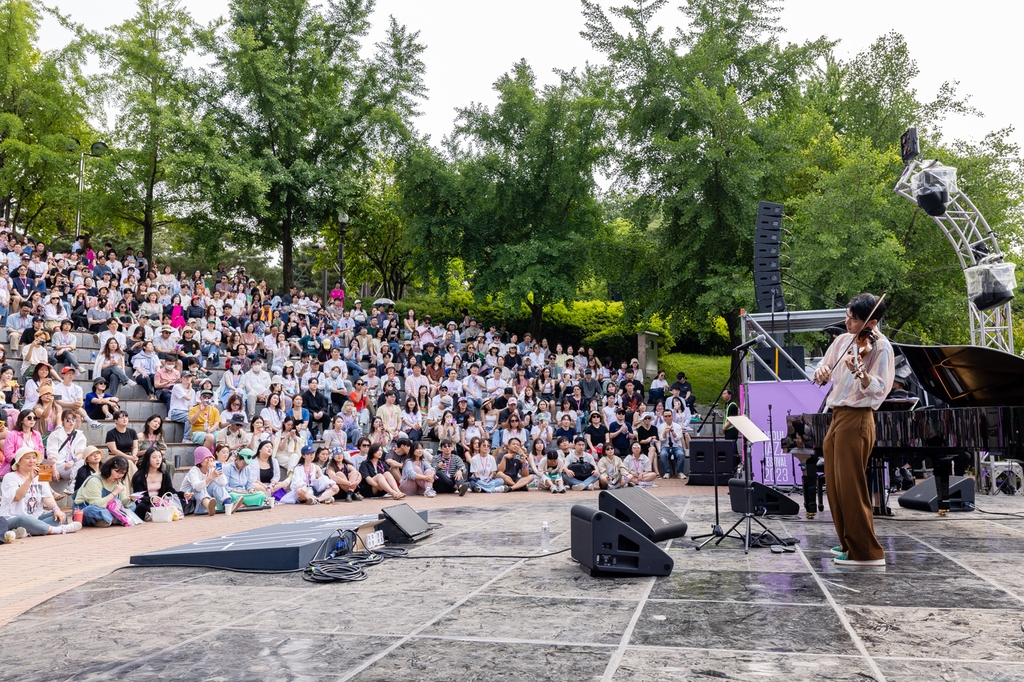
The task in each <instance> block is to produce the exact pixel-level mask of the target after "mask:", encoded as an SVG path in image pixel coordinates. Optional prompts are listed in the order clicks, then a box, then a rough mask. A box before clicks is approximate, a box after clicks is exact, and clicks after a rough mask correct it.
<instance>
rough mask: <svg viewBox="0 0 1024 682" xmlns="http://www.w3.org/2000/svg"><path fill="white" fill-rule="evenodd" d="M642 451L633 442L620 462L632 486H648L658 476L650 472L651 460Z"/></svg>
mask: <svg viewBox="0 0 1024 682" xmlns="http://www.w3.org/2000/svg"><path fill="white" fill-rule="evenodd" d="M643 450H644V448H643V446H642V445H640V443H637V442H634V443H633V444H632V445H631V446H630V452H629V454H628V455H627V456H626V458H625V459H624V460H622V464H623V466H625V467H626V471H628V472H629V476H630V478H631V479H632V481H633V484H634V485H645V484H646V485H650V483H651V481H653V480H654V479H656V478H657V477H658V474H657V473H656V472H654V471H652V470H651V458H650V457H648V456H647V455H645V454H644V451H643Z"/></svg>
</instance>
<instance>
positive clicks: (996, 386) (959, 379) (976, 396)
mask: <svg viewBox="0 0 1024 682" xmlns="http://www.w3.org/2000/svg"><path fill="white" fill-rule="evenodd" d="M893 346H895V347H896V348H898V349H899V350H900V351H901V352H902V353H903V355H904V356H905V357H906V358H907V362H908V363H910V367H911V368H912V369H913V370H914V375H915V376H916V377H917V380H918V381H919V382H920V383H921V387H922V388H924V390H926V391H928V392H929V393H931V394H932V395H933V396H935V397H936V398H938V399H939V400H942V401H943V402H945V403H948V404H949V405H950V406H951V407H970V406H986V405H1024V358H1021V357H1018V356H1016V355H1010V354H1009V353H1005V352H1003V351H1001V350H996V349H994V348H985V347H982V346H908V345H905V344H893Z"/></svg>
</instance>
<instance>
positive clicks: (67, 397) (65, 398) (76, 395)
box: [53, 381, 85, 403]
mask: <svg viewBox="0 0 1024 682" xmlns="http://www.w3.org/2000/svg"><path fill="white" fill-rule="evenodd" d="M53 397H54V400H59V401H61V402H65V403H74V402H78V401H79V400H84V399H85V394H84V392H83V391H82V387H81V386H79V385H78V384H75V383H72V384H71V385H70V386H68V385H67V384H65V383H64V382H63V381H61V382H60V383H57V384H53Z"/></svg>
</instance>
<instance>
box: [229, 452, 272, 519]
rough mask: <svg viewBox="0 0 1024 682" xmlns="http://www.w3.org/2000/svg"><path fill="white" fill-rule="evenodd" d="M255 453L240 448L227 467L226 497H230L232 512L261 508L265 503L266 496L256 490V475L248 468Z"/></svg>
mask: <svg viewBox="0 0 1024 682" xmlns="http://www.w3.org/2000/svg"><path fill="white" fill-rule="evenodd" d="M255 457H256V453H255V452H253V451H252V450H250V449H249V448H242V449H240V450H239V451H238V455H237V456H236V457H235V459H234V461H232V462H229V463H228V465H227V467H226V468H227V477H228V495H230V496H231V499H232V501H233V504H232V506H231V509H232V511H234V510H237V509H239V508H240V507H262V506H263V505H264V504H265V503H266V501H267V495H266V493H264V492H263V491H261V490H260V489H259V488H257V486H256V483H257V473H256V472H254V471H253V469H252V467H251V466H249V465H250V464H251V463H252V461H253V459H254V458H255Z"/></svg>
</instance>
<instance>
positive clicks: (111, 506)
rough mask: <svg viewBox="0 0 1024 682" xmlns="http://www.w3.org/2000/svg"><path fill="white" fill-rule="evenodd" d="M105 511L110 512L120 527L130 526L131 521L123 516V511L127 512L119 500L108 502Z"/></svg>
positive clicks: (125, 515) (114, 499) (126, 516)
mask: <svg viewBox="0 0 1024 682" xmlns="http://www.w3.org/2000/svg"><path fill="white" fill-rule="evenodd" d="M107 511H108V512H110V514H111V515H112V516H113V517H114V519H116V520H117V522H118V523H120V524H121V525H122V526H131V525H132V521H131V519H129V518H128V515H127V514H125V511H127V510H126V509H125V508H124V506H123V505H122V504H121V500H119V499H117V498H116V497H115V498H113V499H112V500H110V502H107ZM136 518H138V517H136Z"/></svg>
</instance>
